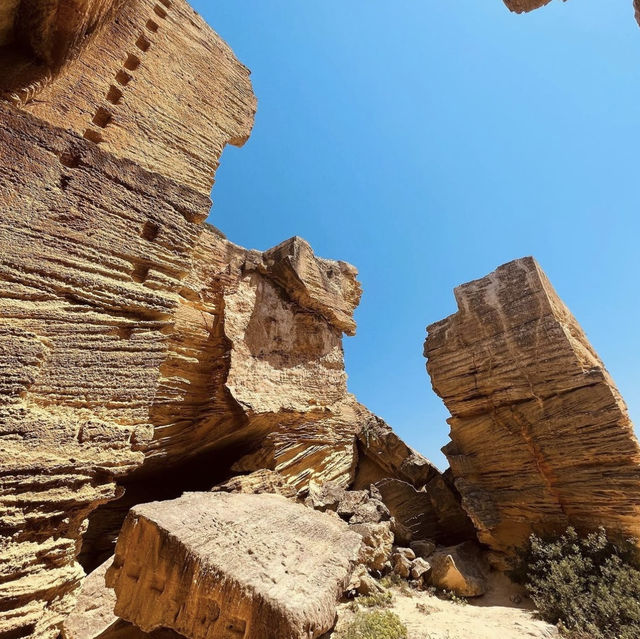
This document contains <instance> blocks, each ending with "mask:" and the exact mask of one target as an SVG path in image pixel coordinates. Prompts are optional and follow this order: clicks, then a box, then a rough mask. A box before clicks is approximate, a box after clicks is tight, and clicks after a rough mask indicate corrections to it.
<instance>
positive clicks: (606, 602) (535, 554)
mask: <svg viewBox="0 0 640 639" xmlns="http://www.w3.org/2000/svg"><path fill="white" fill-rule="evenodd" d="M637 566H638V558H637V551H636V549H635V547H634V546H633V545H632V544H631V543H623V544H618V545H616V544H614V543H613V542H612V541H610V540H609V539H608V538H607V533H606V531H605V530H604V529H602V528H601V529H600V530H598V532H595V533H592V534H590V535H588V536H587V537H584V538H581V537H580V536H579V535H578V534H577V533H576V531H575V530H574V529H573V528H569V529H568V530H567V532H566V533H565V534H564V535H562V536H561V537H560V538H559V539H556V540H553V541H544V540H542V539H540V538H539V537H536V536H535V535H532V536H531V540H530V548H529V551H528V553H527V555H526V557H524V562H523V567H524V569H523V570H522V571H520V575H521V576H522V575H524V576H525V579H524V581H525V585H526V587H527V590H528V591H529V594H530V595H531V598H532V599H533V601H534V602H535V604H536V606H537V608H538V610H539V612H540V614H541V616H542V617H543V618H544V619H545V620H546V621H549V622H550V623H554V624H558V626H559V627H560V629H561V630H562V631H563V633H564V634H565V635H567V636H569V637H571V638H572V639H583V638H584V637H589V639H638V637H640V571H639V570H638V568H637Z"/></svg>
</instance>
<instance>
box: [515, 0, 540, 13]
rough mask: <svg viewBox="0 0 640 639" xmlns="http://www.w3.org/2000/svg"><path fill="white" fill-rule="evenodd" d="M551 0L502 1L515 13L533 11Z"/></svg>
mask: <svg viewBox="0 0 640 639" xmlns="http://www.w3.org/2000/svg"><path fill="white" fill-rule="evenodd" d="M550 2H551V0H504V3H505V4H506V5H507V7H509V10H510V11H515V12H516V13H525V12H526V11H533V10H534V9H539V8H540V7H544V6H545V5H547V4H549V3H550Z"/></svg>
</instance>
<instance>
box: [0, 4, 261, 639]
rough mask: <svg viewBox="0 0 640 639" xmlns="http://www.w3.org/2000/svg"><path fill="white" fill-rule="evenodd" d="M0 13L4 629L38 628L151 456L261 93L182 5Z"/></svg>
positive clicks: (63, 612) (27, 7) (50, 624)
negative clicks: (211, 238) (218, 205)
mask: <svg viewBox="0 0 640 639" xmlns="http://www.w3.org/2000/svg"><path fill="white" fill-rule="evenodd" d="M54 5H55V6H54ZM58 5H59V6H58ZM85 5H86V7H88V8H90V9H88V13H87V12H84V9H83V6H85ZM13 9H15V11H13ZM40 9H42V10H43V11H45V10H46V11H49V12H50V13H48V14H47V15H44V14H42V13H39V12H38V11H39V10H40ZM94 9H95V11H96V12H97V13H92V12H93V11H94ZM32 10H33V11H32ZM72 14H73V15H72ZM65 16H66V18H65ZM82 16H84V17H82ZM91 16H93V17H91ZM54 18H55V19H56V20H57V19H58V18H60V19H61V20H62V19H63V18H64V20H62V22H55V20H54ZM76 18H78V20H76ZM1 24H2V38H3V41H2V44H3V45H4V47H3V48H2V55H3V56H4V58H3V60H2V62H3V64H2V72H1V73H0V75H1V76H2V83H1V86H2V88H3V90H4V95H5V96H7V97H8V98H9V100H10V102H12V103H13V104H11V103H0V144H1V146H2V153H1V154H0V165H1V170H0V201H1V202H2V206H3V214H2V220H1V221H0V245H1V247H2V251H1V252H0V282H1V284H0V288H1V297H2V301H1V303H0V364H1V366H2V370H3V372H4V374H3V376H2V382H1V383H0V465H1V472H2V496H1V497H0V529H1V531H2V538H1V540H0V559H1V563H2V566H3V580H2V585H1V586H0V599H1V600H2V606H1V607H0V633H11V634H12V636H15V637H22V636H34V637H43V638H48V637H55V636H56V635H57V634H58V630H59V627H60V624H61V622H62V621H63V619H64V618H65V617H66V616H67V615H68V614H69V613H70V612H71V610H72V608H73V605H74V599H75V596H74V595H75V591H76V590H77V588H78V585H79V583H80V581H81V579H82V578H83V576H84V574H83V572H82V570H81V569H80V567H79V566H78V565H77V564H76V563H75V556H76V554H77V552H78V549H79V537H80V534H81V532H82V531H83V529H84V527H85V525H86V524H85V520H86V517H87V515H88V514H89V512H90V511H91V510H92V509H94V508H95V507H96V506H98V505H99V504H100V503H102V502H105V501H107V500H109V499H113V498H114V497H115V496H117V494H119V492H121V491H120V490H119V489H118V488H117V487H116V480H117V478H119V477H121V476H123V475H126V474H127V473H129V472H131V471H132V470H133V469H134V468H136V467H137V466H138V465H140V464H141V463H142V461H143V459H144V453H143V450H144V449H145V445H146V444H145V442H147V441H150V439H151V437H152V433H153V427H154V424H153V419H154V417H153V411H154V408H153V407H154V405H156V402H157V398H158V393H159V390H160V389H161V388H162V386H163V384H164V380H165V379H166V377H165V376H164V375H163V374H162V370H163V364H165V363H166V362H167V361H168V360H169V359H170V358H171V356H172V355H171V348H172V342H171V334H172V333H173V331H174V327H175V323H176V320H175V316H176V313H177V311H178V309H179V307H180V304H181V300H182V299H183V298H182V296H181V290H182V289H183V287H184V283H183V280H184V279H185V278H186V277H187V276H188V274H189V272H190V271H191V269H192V260H193V254H194V252H195V250H196V246H197V243H198V238H199V235H200V234H201V233H202V228H203V227H202V225H201V224H200V223H201V222H202V220H203V219H204V218H205V217H206V216H207V214H208V211H209V208H210V201H209V198H208V190H209V188H210V186H211V183H212V180H213V172H214V170H215V167H216V165H217V161H218V157H219V155H220V153H221V151H222V148H223V147H224V145H225V144H226V143H241V142H242V141H243V140H244V139H246V137H247V136H248V135H249V132H250V130H251V126H252V122H253V112H254V110H255V98H254V96H253V92H252V90H251V84H250V82H249V74H248V71H247V70H246V69H245V68H244V67H243V66H242V65H241V64H239V63H238V62H237V61H236V60H235V58H234V57H233V54H232V53H231V52H230V50H229V49H228V48H227V47H226V45H225V44H224V43H222V42H221V41H220V39H219V38H218V37H217V36H216V35H215V34H214V33H213V32H212V31H211V30H210V29H209V28H208V27H207V26H206V24H205V23H204V22H203V21H202V20H200V19H199V18H198V17H197V16H196V15H195V14H194V13H193V11H192V10H191V9H190V8H189V7H188V6H187V5H186V4H185V3H184V2H181V1H179V0H176V1H172V2H169V1H168V0H167V1H165V2H158V3H156V2H146V1H142V0H141V1H132V2H128V3H126V4H124V5H122V6H120V5H118V6H117V7H116V5H115V4H114V5H113V6H111V5H110V3H106V2H102V3H99V2H94V3H90V2H87V3H84V4H83V3H82V2H81V1H80V0H78V1H77V2H70V1H66V0H64V1H63V0H61V2H60V3H36V2H27V1H26V0H23V2H21V3H20V5H19V6H18V4H17V3H9V5H8V6H6V7H5V8H4V12H3V14H2V23H1ZM89 31H91V32H92V33H91V36H90V37H88V32H89ZM85 36H86V37H85ZM25 38H26V39H28V46H24V43H25ZM60 42H64V43H66V45H68V47H67V49H66V53H65V52H63V49H65V47H63V46H62V45H60V44H59V43H60ZM72 49H73V55H70V53H71V50H72ZM178 51H179V52H180V55H179V56H178V55H176V52H178ZM58 53H60V56H61V58H60V59H59V60H57V59H54V58H55V57H56V56H57V55H58ZM12 56H13V57H12ZM17 56H26V57H24V59H23V60H22V61H21V62H20V64H18V63H17V62H16V59H17ZM185 59H188V60H189V64H188V65H185V64H184V61H185ZM45 67H46V69H47V73H46V74H45V75H46V82H44V81H42V82H41V81H37V82H34V77H35V76H34V75H33V73H32V72H34V73H35V71H34V70H37V69H39V71H38V73H40V71H42V69H43V68H45ZM54 67H55V68H54ZM87 69H91V72H90V73H88V72H87ZM36 75H37V74H36ZM38 77H40V76H38ZM42 77H44V76H42ZM167 85H170V86H171V87H172V89H173V90H174V91H175V92H176V94H177V93H178V92H179V93H180V94H181V96H182V99H181V100H180V101H173V100H166V99H164V96H163V98H162V99H160V98H159V97H158V96H159V94H158V91H161V90H162V87H163V86H167ZM36 94H37V95H38V96H39V98H40V99H39V100H37V101H34V100H33V99H32V98H33V97H34V96H35V95H36ZM151 105H153V106H151ZM58 127H61V128H58ZM92 132H94V133H92ZM178 141H179V142H178ZM177 142H178V143H177Z"/></svg>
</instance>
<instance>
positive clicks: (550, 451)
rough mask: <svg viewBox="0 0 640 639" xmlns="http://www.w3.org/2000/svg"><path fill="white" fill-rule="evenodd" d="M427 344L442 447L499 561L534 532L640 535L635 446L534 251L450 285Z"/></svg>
mask: <svg viewBox="0 0 640 639" xmlns="http://www.w3.org/2000/svg"><path fill="white" fill-rule="evenodd" d="M455 295H456V299H457V302H458V309H459V310H458V312H457V313H455V314H454V315H452V316H451V317H448V318H447V319H445V320H442V321H440V322H438V323H436V324H433V325H431V326H430V327H429V329H428V333H429V334H428V337H427V341H426V344H425V355H426V356H427V360H428V361H427V369H428V371H429V374H430V375H431V382H432V384H433V388H434V390H435V391H436V393H438V395H440V397H442V399H443V400H444V402H445V404H446V406H447V408H448V409H449V411H450V413H451V418H450V419H449V424H450V426H451V439H452V441H451V443H450V444H448V445H447V446H446V447H445V448H444V452H445V454H446V455H447V457H448V459H449V462H450V464H451V471H452V474H453V476H454V478H455V486H456V488H457V489H458V490H459V491H460V494H461V495H462V504H463V506H464V508H465V509H466V511H467V512H468V513H469V515H470V516H471V518H472V519H473V521H474V524H475V526H476V528H477V530H478V536H479V539H480V541H481V542H483V543H484V544H486V545H488V546H489V547H491V548H492V549H493V550H494V551H496V553H495V554H494V561H495V562H496V563H497V564H498V565H504V564H506V563H508V562H507V561H505V560H506V559H507V558H508V557H509V556H511V555H514V554H515V550H516V549H518V548H522V547H524V546H526V544H527V540H528V538H529V536H530V534H531V533H532V532H533V533H538V534H541V535H549V534H556V533H558V532H560V531H563V530H565V529H566V528H567V526H569V525H572V526H574V527H575V528H577V529H578V530H581V531H587V530H590V529H593V528H595V527H598V526H604V527H605V528H607V530H609V531H610V532H611V533H613V534H620V535H623V536H624V537H625V538H629V537H633V538H636V539H637V538H640V516H639V515H640V463H639V462H640V445H639V444H638V441H637V439H636V436H635V434H634V431H633V425H632V423H631V420H630V419H629V415H628V413H627V409H626V406H625V404H624V401H623V400H622V397H621V396H620V393H619V392H618V390H617V389H616V387H615V385H614V383H613V380H612V379H611V377H610V375H609V373H608V372H607V370H606V368H605V367H604V364H603V363H602V362H601V361H600V359H599V358H598V356H597V355H596V353H595V351H594V350H593V348H592V347H591V345H590V344H589V341H588V340H587V338H586V336H585V334H584V332H583V331H582V329H581V328H580V326H579V325H578V322H577V321H576V320H575V318H574V317H573V316H572V315H571V313H570V312H569V309H568V308H567V307H566V306H565V305H564V304H563V303H562V301H561V299H560V298H559V297H558V295H557V294H556V292H555V291H554V289H553V288H552V286H551V284H550V283H549V280H548V279H547V277H546V276H545V274H544V273H543V271H542V269H541V268H540V266H539V265H538V264H537V262H536V261H535V260H534V259H533V258H524V259H520V260H516V261H514V262H510V263H509V264H505V265H504V266H501V267H500V268H498V269H497V270H496V271H495V272H494V273H491V274H490V275H488V276H486V277H484V278H482V279H480V280H476V281H474V282H470V283H468V284H465V285H463V286H460V287H459V288H457V289H456V291H455Z"/></svg>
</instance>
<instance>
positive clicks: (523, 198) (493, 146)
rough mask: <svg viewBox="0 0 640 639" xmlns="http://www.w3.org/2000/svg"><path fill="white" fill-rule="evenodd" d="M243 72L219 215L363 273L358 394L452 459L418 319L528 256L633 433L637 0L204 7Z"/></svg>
mask: <svg viewBox="0 0 640 639" xmlns="http://www.w3.org/2000/svg"><path fill="white" fill-rule="evenodd" d="M193 5H194V7H195V8H196V9H197V10H198V11H199V12H200V13H202V14H203V15H204V17H205V18H206V19H207V21H208V22H209V23H210V24H211V25H212V26H213V28H214V29H215V30H216V31H217V32H218V33H219V34H220V35H221V36H222V37H223V38H224V39H225V40H226V41H227V42H228V43H229V44H230V45H231V46H232V48H233V49H234V51H235V52H236V54H237V55H238V57H239V58H240V60H242V61H243V62H244V63H245V64H246V65H247V66H248V67H249V68H251V70H252V72H253V76H252V77H253V82H254V88H255V91H256V94H257V96H258V99H259V107H258V115H257V118H256V125H255V129H254V133H253V136H252V138H251V140H250V141H249V142H248V143H247V145H246V146H245V147H244V148H242V149H235V148H228V149H227V150H226V151H225V153H224V156H223V158H222V165H221V168H220V169H219V171H218V175H217V184H216V186H215V188H214V191H213V200H214V208H213V210H212V215H211V217H210V220H209V221H210V222H212V223H213V224H215V225H216V226H218V227H219V228H220V229H222V230H223V231H224V232H225V233H226V234H227V236H228V237H229V239H230V240H232V241H234V242H236V243H239V244H242V245H243V246H247V247H251V248H258V249H266V248H269V247H271V246H273V245H275V244H278V243H279V242H280V241H282V240H284V239H286V238H288V237H291V236H293V235H300V236H302V237H304V238H305V239H306V240H308V241H309V242H310V243H311V245H312V246H313V247H314V250H315V251H316V253H317V254H318V255H321V256H322V257H329V258H335V259H343V260H346V261H348V262H351V263H352V264H354V265H356V266H357V267H358V269H359V271H360V279H361V281H362V284H363V287H364V296H363V298H362V303H361V306H360V309H359V310H358V312H357V315H356V318H357V321H358V326H359V328H358V335H357V336H356V337H354V338H347V339H345V352H346V360H347V371H348V373H349V376H350V379H349V387H350V390H351V391H352V392H354V393H355V394H356V395H357V396H358V398H359V399H360V401H362V402H363V403H364V404H366V405H367V406H368V407H369V408H370V409H372V410H373V411H374V412H376V413H378V414H379V415H380V416H382V417H383V418H385V419H386V420H387V421H388V422H389V424H391V425H392V426H393V427H394V428H395V429H396V430H397V432H398V433H399V434H400V435H401V436H403V437H404V438H405V439H406V440H407V441H408V442H409V443H410V444H411V445H413V446H414V447H416V448H417V449H418V450H420V451H421V452H422V453H424V454H425V455H427V456H428V457H429V458H431V459H432V460H433V461H434V462H436V463H437V464H438V465H440V466H442V467H443V466H445V465H446V462H445V460H444V457H443V456H442V455H441V453H440V450H439V449H440V447H441V446H443V445H444V444H445V443H446V442H447V440H448V430H449V429H448V426H447V424H446V421H445V420H446V418H447V416H448V413H447V411H446V409H445V408H444V406H443V405H442V403H441V401H440V399H439V398H438V397H437V396H436V395H435V394H434V393H433V392H432V391H431V386H430V382H429V379H428V376H427V374H426V371H425V367H424V360H423V357H422V343H423V341H424V337H425V326H426V325H427V324H429V323H431V322H434V321H437V320H439V319H441V318H443V317H445V316H447V315H449V314H450V313H452V312H454V311H455V303H454V299H453V293H452V289H453V287H454V286H456V285H458V284H460V283H462V282H465V281H468V280H471V279H475V278H477V277H481V276H483V275H485V274H486V273H488V272H490V271H492V270H493V269H494V268H495V267H497V266H498V265H499V264H502V263H504V262H507V261H509V260H511V259H514V258H517V257H522V256H524V255H534V256H535V257H536V258H537V259H538V260H539V262H540V263H541V265H542V267H543V268H544V269H545V271H546V272H547V274H548V275H549V277H550V278H551V281H552V282H553V284H554V285H555V287H556V289H557V290H558V292H559V293H560V295H561V297H562V298H563V299H564V300H565V302H566V303H567V304H568V306H569V308H570V309H571V310H572V311H573V313H574V314H575V315H576V317H577V318H578V320H579V321H580V323H581V324H582V326H583V328H584V329H585V330H586V332H587V335H588V336H589V338H590V339H591V341H592V343H593V344H594V346H595V348H596V350H598V352H599V354H600V356H601V357H602V359H603V360H604V362H605V363H606V365H607V367H608V368H609V370H610V372H611V373H612V375H613V377H614V379H615V380H616V381H617V383H618V386H619V387H620V390H621V391H622V393H623V395H624V397H625V398H626V400H627V403H628V405H629V408H630V411H631V416H632V418H635V421H636V422H638V423H640V392H639V391H638V388H639V382H640V369H639V367H638V357H639V355H640V331H638V329H637V324H638V318H639V316H640V291H639V290H638V276H639V275H640V268H639V266H638V242H639V231H640V222H639V216H638V201H639V199H640V189H639V188H638V178H637V174H636V173H637V171H638V167H639V163H638V152H639V150H640V126H639V121H638V117H637V113H638V104H639V102H640V29H639V28H638V26H637V25H636V23H635V21H634V19H633V9H632V6H631V5H632V2H631V0H615V1H612V0H570V1H569V2H567V3H562V2H559V1H558V0H554V1H553V2H552V3H551V4H550V5H549V6H547V7H545V8H543V9H541V10H539V11H537V12H535V13H532V14H529V15H525V16H518V15H515V14H511V13H509V11H508V10H507V9H506V8H505V7H504V5H503V4H502V2H501V1H500V0H457V1H456V2H451V0H405V1H400V2H389V0H386V1H385V2H382V0H322V1H317V2H311V1H309V0H217V1H216V2H211V0H194V1H193Z"/></svg>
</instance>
